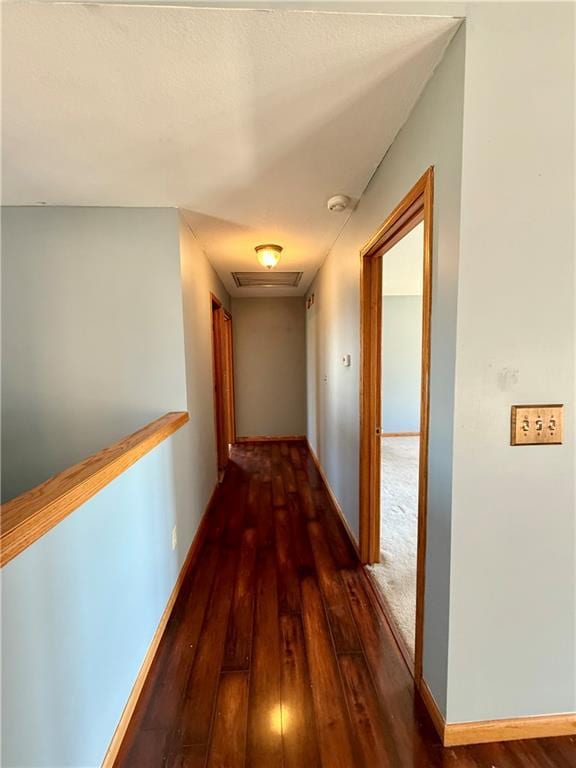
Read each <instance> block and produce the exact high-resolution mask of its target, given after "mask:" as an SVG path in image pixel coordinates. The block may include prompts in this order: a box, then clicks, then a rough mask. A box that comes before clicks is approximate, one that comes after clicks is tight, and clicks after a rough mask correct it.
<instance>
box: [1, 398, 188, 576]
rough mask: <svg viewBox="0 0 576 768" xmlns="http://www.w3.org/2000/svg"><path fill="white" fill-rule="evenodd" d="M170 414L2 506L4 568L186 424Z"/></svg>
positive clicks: (177, 414) (184, 417) (178, 415)
mask: <svg viewBox="0 0 576 768" xmlns="http://www.w3.org/2000/svg"><path fill="white" fill-rule="evenodd" d="M189 418H190V417H189V415H188V413H187V412H186V411H177V412H173V413H167V414H166V415H165V416H161V417H160V418H159V419H156V421H152V422H151V423H150V424H148V425H147V426H145V427H142V429H139V430H138V431H137V432H134V434H132V435H129V436H128V437H124V438H122V440H120V441H119V442H117V443H114V444H113V445H110V446H108V448H104V449H103V450H101V451H98V453H95V454H94V455H93V456H89V457H88V458H87V459H84V461H81V462H79V463H78V464H75V465H74V466H73V467H70V468H69V469H66V470H64V472H60V473H59V474H57V475H54V476H53V477H51V478H50V479H49V480H46V482H44V483H41V484H40V485H37V486H36V487H35V488H32V489H31V490H30V491H26V492H25V493H22V494H21V495H20V496H16V498H14V499H12V500H11V501H8V502H6V504H2V506H1V507H0V528H1V532H0V568H2V567H4V566H5V565H6V563H8V562H9V561H10V560H12V558H13V557H16V555H19V554H20V552H23V551H24V550H25V549H26V548H27V547H29V546H30V545H31V544H33V543H34V542H35V541H37V540H38V539H39V538H40V537H41V536H44V534H45V533H48V531H49V530H50V529H51V528H53V527H54V526H55V525H57V524H58V523H59V522H60V521H61V520H63V519H64V518H65V517H67V516H68V515H69V514H70V513H71V512H73V511H74V510H75V509H77V508H78V507H79V506H80V505H81V504H84V502H85V501H88V499H90V498H91V497H92V496H94V494H96V493H98V491H99V490H100V489H101V488H104V486H105V485H108V483H110V482H112V480H114V478H115V477H118V475H120V474H122V472H124V471H125V470H127V469H128V467H130V466H132V464H134V463H135V462H136V461H138V459H140V458H141V457H142V456H144V455H145V454H146V453H148V451H151V450H152V448H154V447H155V446H156V445H158V444H159V443H161V442H162V441H163V440H165V439H166V438H167V437H169V435H171V434H172V433H173V432H176V430H177V429H180V427H181V426H182V425H183V424H185V423H186V422H187V421H188V419H189Z"/></svg>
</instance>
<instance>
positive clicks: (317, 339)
mask: <svg viewBox="0 0 576 768" xmlns="http://www.w3.org/2000/svg"><path fill="white" fill-rule="evenodd" d="M464 56H465V38H464V30H463V29H461V30H459V32H458V33H457V34H456V36H455V38H454V40H453V42H452V43H451V45H450V47H449V48H448V50H447V52H446V54H445V56H444V59H443V61H442V62H441V64H440V65H439V67H438V69H437V70H436V73H435V74H434V76H433V77H432V79H431V81H430V82H429V84H428V86H427V88H426V90H425V91H424V93H423V94H422V97H421V98H420V100H419V102H418V104H417V105H416V107H415V108H414V110H413V112H412V114H411V116H410V117H409V119H408V121H407V123H406V124H405V126H404V127H403V129H402V130H401V132H400V134H399V135H398V137H397V138H396V140H395V142H394V144H393V145H392V147H391V148H390V150H389V151H388V153H387V154H386V157H385V159H384V161H383V162H382V164H381V165H380V167H379V169H378V171H377V173H376V174H375V175H374V177H373V178H372V181H371V183H370V185H369V186H368V189H367V190H366V192H365V194H364V196H363V197H362V199H361V200H360V203H359V204H358V206H357V208H356V210H355V211H354V213H353V214H352V216H351V218H350V220H349V222H348V224H347V225H346V227H345V228H344V230H343V232H342V234H341V236H340V238H339V240H338V241H337V242H336V244H335V245H334V247H333V249H332V251H331V252H330V254H329V255H328V258H327V259H326V261H325V263H324V265H323V266H322V268H321V269H320V271H319V273H318V276H317V278H316V280H315V283H314V285H313V286H312V289H311V291H312V292H314V293H315V296H316V302H315V304H314V306H313V307H312V309H311V310H310V311H309V312H307V313H306V314H307V318H308V345H309V354H310V355H311V350H315V353H316V354H315V359H314V360H311V359H310V358H309V361H308V396H309V400H308V424H309V428H308V430H309V431H308V434H309V436H310V439H311V442H312V444H313V446H314V448H315V449H316V451H317V453H318V455H319V458H320V461H321V462H322V465H323V467H324V470H325V471H326V474H327V476H328V479H329V482H330V484H331V486H332V488H333V490H334V492H335V494H336V496H337V498H338V500H339V502H340V505H341V507H342V510H343V511H344V513H345V515H346V517H347V519H348V521H349V523H350V525H351V527H352V529H353V530H354V531H355V532H356V533H357V532H358V455H359V405H358V404H359V396H360V395H359V383H360V377H359V367H358V366H359V354H360V351H359V340H360V312H359V310H360V304H359V298H360V286H359V278H360V269H359V258H358V253H359V251H360V248H361V247H362V246H363V245H364V243H365V242H366V241H367V240H368V238H369V237H370V236H371V235H372V234H373V233H374V232H375V231H376V230H377V229H378V227H380V226H381V224H382V222H383V221H384V220H385V218H386V216H387V215H388V214H389V213H390V211H392V210H393V209H394V207H395V206H396V205H397V204H398V201H399V200H401V199H402V197H403V196H404V195H405V194H406V193H407V192H408V190H409V189H410V188H411V187H412V186H413V185H414V183H415V182H416V181H417V180H418V178H419V177H420V176H421V175H422V174H423V173H424V171H425V170H426V169H427V168H428V166H430V165H432V164H433V165H434V166H435V174H436V179H435V222H434V254H433V271H434V281H433V296H432V304H433V310H432V311H433V316H432V317H433V319H432V350H433V352H432V366H431V381H430V397H431V403H432V413H431V422H430V457H429V474H430V478H429V487H428V546H427V563H426V604H427V606H429V609H428V610H427V611H426V614H425V627H424V677H425V679H426V681H427V682H428V685H429V687H430V688H431V690H432V692H433V694H434V696H435V698H436V701H437V702H438V704H439V706H440V708H441V709H442V710H443V711H444V712H445V711H446V690H447V676H448V611H449V598H450V518H451V497H452V432H453V412H454V365H455V348H456V301H457V281H458V253H459V240H460V176H461V154H462V120H463V89H464ZM345 353H350V354H351V356H352V365H351V366H350V367H349V368H345V367H343V366H342V364H341V362H340V357H341V355H342V354H345Z"/></svg>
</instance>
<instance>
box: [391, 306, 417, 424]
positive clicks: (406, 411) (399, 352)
mask: <svg viewBox="0 0 576 768" xmlns="http://www.w3.org/2000/svg"><path fill="white" fill-rule="evenodd" d="M421 358H422V297H421V296H384V297H383V298H382V418H381V424H382V431H383V432H419V431H420V371H421Z"/></svg>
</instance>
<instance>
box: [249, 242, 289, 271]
mask: <svg viewBox="0 0 576 768" xmlns="http://www.w3.org/2000/svg"><path fill="white" fill-rule="evenodd" d="M254 250H255V251H256V256H257V257H258V261H259V262H260V264H262V266H263V267H266V269H273V268H274V267H275V266H276V265H277V264H278V262H279V261H280V254H281V253H282V246H281V245H274V243H267V244H265V245H257V246H256V248H254Z"/></svg>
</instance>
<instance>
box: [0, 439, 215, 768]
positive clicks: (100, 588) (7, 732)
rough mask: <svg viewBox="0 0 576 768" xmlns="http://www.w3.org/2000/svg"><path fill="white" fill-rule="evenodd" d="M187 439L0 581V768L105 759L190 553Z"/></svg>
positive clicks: (76, 517) (90, 505)
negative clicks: (182, 531)
mask: <svg viewBox="0 0 576 768" xmlns="http://www.w3.org/2000/svg"><path fill="white" fill-rule="evenodd" d="M185 429H186V427H184V428H183V430H181V431H180V432H177V433H176V434H175V435H173V436H172V437H171V438H169V439H168V440H166V441H165V442H163V443H162V444H161V445H159V446H158V447H156V448H155V449H154V450H153V451H151V452H150V453H149V454H147V455H146V456H145V457H144V458H142V459H141V460H140V461H139V462H137V463H136V464H135V465H133V466H132V467H131V468H130V469H129V470H128V471H127V472H125V473H124V474H122V475H120V476H119V477H118V478H116V480H114V481H113V482H112V483H111V484H110V485H109V486H107V487H106V488H104V489H103V490H102V491H100V493H98V494H97V495H96V496H94V497H93V498H92V499H91V500H90V501H88V502H87V503H86V504H84V505H83V506H82V507H80V508H79V509H77V510H76V511H75V512H74V513H72V514H71V515H70V516H69V517H68V518H66V519H65V520H64V521H63V522H62V523H61V524H60V525H58V526H56V527H55V528H54V529H52V531H50V533H48V534H47V535H46V536H44V537H43V538H41V539H39V540H38V541H37V542H36V543H35V544H33V545H32V546H31V547H29V548H28V549H27V550H25V551H24V552H23V553H22V554H21V555H19V556H18V557H17V558H15V559H14V560H12V561H11V562H10V563H9V564H8V565H7V566H6V567H5V568H4V569H3V571H2V603H3V606H2V641H3V642H2V713H3V723H2V737H3V739H2V740H3V744H2V765H4V766H7V768H8V767H10V768H17V767H18V766H27V768H31V767H32V766H33V767H34V768H41V767H43V766H46V767H48V766H49V767H50V768H56V767H57V768H67V767H68V766H69V767H70V768H92V767H93V766H99V765H100V764H101V761H102V758H103V757H104V754H105V752H106V750H107V748H108V744H109V742H110V739H111V737H112V734H113V732H114V729H115V728H116V725H117V723H118V720H119V718H120V715H121V714H122V710H123V708H124V705H125V704H126V700H127V698H128V695H129V694H130V691H131V688H132V685H133V683H134V680H135V678H136V675H137V673H138V670H139V668H140V665H141V663H142V661H143V659H144V655H145V654H146V651H147V649H148V646H149V644H150V641H151V640H152V637H153V635H154V632H155V630H156V627H157V625H158V621H159V619H160V617H161V615H162V612H163V610H164V607H165V605H166V602H167V600H168V597H169V595H170V592H171V590H172V587H173V585H174V583H175V580H176V577H177V574H178V572H179V570H180V566H181V564H182V562H183V561H184V559H185V555H186V551H187V549H188V543H189V542H187V541H185V540H184V536H182V537H181V538H182V539H183V540H182V544H181V546H180V547H179V548H177V550H176V551H175V552H173V551H172V548H171V531H172V527H173V525H174V524H175V523H176V522H177V521H182V520H183V519H184V518H188V519H190V520H193V521H194V522H195V523H196V524H197V521H198V519H199V516H200V514H201V512H202V510H201V509H190V508H189V504H188V503H187V502H188V500H189V498H190V496H189V488H188V487H187V485H188V483H189V481H188V479H187V477H188V475H189V473H188V472H186V456H187V450H186V443H187V439H186V436H185V431H184V430H185Z"/></svg>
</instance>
